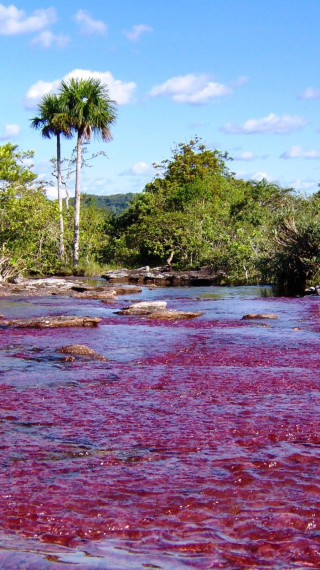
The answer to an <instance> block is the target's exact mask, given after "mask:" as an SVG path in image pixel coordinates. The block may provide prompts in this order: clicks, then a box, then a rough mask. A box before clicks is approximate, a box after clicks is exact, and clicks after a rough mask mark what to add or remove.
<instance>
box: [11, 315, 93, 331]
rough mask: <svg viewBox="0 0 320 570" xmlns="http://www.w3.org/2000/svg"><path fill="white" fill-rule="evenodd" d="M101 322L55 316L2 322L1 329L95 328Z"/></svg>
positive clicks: (89, 318) (77, 317) (88, 318)
mask: <svg viewBox="0 0 320 570" xmlns="http://www.w3.org/2000/svg"><path fill="white" fill-rule="evenodd" d="M100 321H101V319H99V318H98V317H79V316H57V317H38V318H32V319H14V320H10V321H9V320H2V319H1V323H0V326H1V327H15V328H19V329H25V328H28V329H31V328H35V329H50V328H56V327H96V326H97V325H98V323H99V322H100Z"/></svg>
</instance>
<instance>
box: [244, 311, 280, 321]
mask: <svg viewBox="0 0 320 570" xmlns="http://www.w3.org/2000/svg"><path fill="white" fill-rule="evenodd" d="M277 318H278V315H275V314H274V313H249V314H248V315H243V317H242V320H243V321H246V320H249V319H277Z"/></svg>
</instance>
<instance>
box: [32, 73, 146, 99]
mask: <svg viewBox="0 0 320 570" xmlns="http://www.w3.org/2000/svg"><path fill="white" fill-rule="evenodd" d="M71 77H74V78H75V79H88V78H89V77H93V78H94V79H100V81H102V83H105V84H106V85H107V86H108V88H109V94H110V97H111V99H114V100H115V101H116V102H117V103H118V105H125V104H126V103H130V100H131V97H132V95H133V92H134V90H135V88H136V84H135V83H134V82H132V81H131V82H127V83H125V82H124V81H121V80H120V79H115V78H114V77H113V75H112V74H111V73H110V71H104V72H100V71H90V70H88V69H74V70H73V71H71V72H70V73H68V74H67V75H65V76H64V77H63V78H62V79H63V80H64V81H68V80H69V79H71ZM60 82H61V79H56V80H54V81H51V82H48V81H42V80H39V81H37V83H34V84H33V85H32V86H31V87H30V89H28V91H27V93H26V96H25V100H24V103H25V107H26V108H27V109H34V108H35V107H36V106H37V104H38V103H39V101H40V99H41V97H43V95H45V94H47V93H55V92H57V91H58V89H59V85H60Z"/></svg>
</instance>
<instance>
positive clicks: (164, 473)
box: [0, 287, 320, 570]
mask: <svg viewBox="0 0 320 570" xmlns="http://www.w3.org/2000/svg"><path fill="white" fill-rule="evenodd" d="M270 294H271V290H265V291H262V290H261V289H259V288H254V287H253V288H250V287H248V288H239V289H228V288H226V289H219V288H213V287H211V288H197V289H194V288H193V289H187V288H186V289H180V288H175V289H155V290H153V291H150V290H149V289H144V291H143V293H142V294H138V295H135V298H134V299H133V298H132V297H130V299H129V297H128V298H127V299H125V298H122V299H121V301H119V302H117V303H115V304H114V305H105V304H102V303H101V302H100V301H93V300H90V301H84V300H81V301H80V300H77V299H71V298H64V297H60V298H59V297H44V298H31V297H29V298H28V297H24V298H20V299H19V298H2V299H0V313H1V314H3V315H4V316H5V317H10V318H14V317H21V316H25V317H30V316H39V315H52V314H61V315H63V314H79V315H89V316H99V317H101V318H102V321H101V323H100V324H99V326H98V327H97V328H96V329H87V328H83V329H76V328H74V329H54V330H33V329H24V330H22V329H10V330H9V329H5V328H1V327H0V358H1V369H0V402H1V405H0V426H1V435H2V437H1V453H0V567H1V568H2V569H30V568H31V569H35V570H38V569H41V570H42V569H45V570H47V569H55V568H61V569H69V568H70V569H71V568H72V569H75V568H79V569H80V568H81V569H90V570H91V569H94V568H107V569H108V570H113V569H117V570H119V569H120V570H136V569H146V568H147V569H150V568H153V569H161V570H173V569H180V568H181V569H184V568H195V569H204V568H227V569H242V568H248V569H252V568H260V569H264V568H276V569H284V570H288V569H299V570H301V569H304V568H320V429H319V428H320V426H319V404H320V370H319V365H320V298H318V297H305V298H297V299H293V298H290V299H289V298H280V297H279V298H276V297H272V296H269V295H270ZM142 299H148V300H163V299H166V300H167V301H168V307H169V308H181V309H183V310H201V311H203V312H204V314H203V316H202V317H199V318H197V319H194V320H189V321H176V322H173V321H167V322H165V321H149V320H147V319H146V318H143V317H130V316H123V315H118V314H116V312H115V311H116V310H117V309H118V308H119V307H123V306H125V305H127V304H128V301H129V302H130V303H131V302H133V301H134V300H135V301H138V300H142ZM245 313H276V314H277V315H278V319H277V320H269V321H266V320H265V321H244V320H241V317H242V315H244V314H245ZM75 343H80V344H87V345H88V346H90V347H91V348H93V349H95V350H96V351H97V352H99V353H101V354H103V355H105V356H106V357H108V358H109V361H108V362H101V361H89V360H86V359H85V358H82V357H79V358H78V359H76V360H75V361H74V362H65V361H63V358H62V355H61V354H58V353H56V352H55V350H56V349H57V348H60V347H62V346H64V345H66V344H75Z"/></svg>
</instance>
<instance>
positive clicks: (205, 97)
mask: <svg viewBox="0 0 320 570" xmlns="http://www.w3.org/2000/svg"><path fill="white" fill-rule="evenodd" d="M231 93H233V90H232V89H231V88H230V87H228V86H227V85H223V84H222V83H217V82H215V81H212V80H211V78H210V76H209V75H208V74H206V73H201V74H193V73H190V74H188V75H179V76H177V77H172V78H171V79H168V81H166V82H165V83H162V84H161V85H156V86H155V87H153V88H152V89H151V91H150V93H149V96H150V97H160V96H161V95H168V96H169V97H172V100H173V101H174V102H175V103H190V104H193V105H203V104H205V103H209V101H210V100H212V99H216V98H218V97H224V96H226V95H230V94H231Z"/></svg>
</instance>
